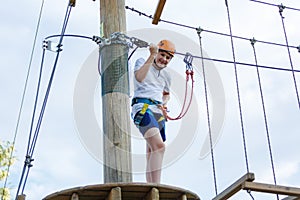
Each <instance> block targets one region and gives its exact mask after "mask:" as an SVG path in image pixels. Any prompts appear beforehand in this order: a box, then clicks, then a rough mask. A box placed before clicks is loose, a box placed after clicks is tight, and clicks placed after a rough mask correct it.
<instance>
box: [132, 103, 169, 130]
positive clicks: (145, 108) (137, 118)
mask: <svg viewBox="0 0 300 200" xmlns="http://www.w3.org/2000/svg"><path fill="white" fill-rule="evenodd" d="M137 103H143V104H144V105H143V108H142V110H141V111H139V112H138V113H137V114H136V116H135V117H134V120H133V121H134V124H135V125H140V123H141V121H142V120H143V117H144V115H145V114H146V112H148V113H149V114H151V115H153V113H152V112H151V110H150V109H148V107H149V105H161V102H160V101H156V100H154V99H148V98H139V97H136V98H133V99H132V103H131V106H133V105H134V104H137ZM164 119H165V118H164V117H163V116H161V117H160V118H159V120H158V122H160V121H162V120H164Z"/></svg>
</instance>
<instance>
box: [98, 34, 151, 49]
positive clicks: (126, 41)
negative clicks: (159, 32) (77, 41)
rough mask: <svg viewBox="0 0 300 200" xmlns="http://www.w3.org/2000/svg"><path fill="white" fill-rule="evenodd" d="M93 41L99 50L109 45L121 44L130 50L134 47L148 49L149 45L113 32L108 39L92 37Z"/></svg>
mask: <svg viewBox="0 0 300 200" xmlns="http://www.w3.org/2000/svg"><path fill="white" fill-rule="evenodd" d="M93 41H94V42H96V43H97V44H98V45H99V46H100V48H102V47H104V46H106V45H111V44H123V45H126V46H128V47H130V48H133V46H134V45H136V46H137V47H139V48H143V47H148V46H149V44H148V43H147V42H145V41H143V40H140V39H138V38H135V37H129V36H127V35H126V34H124V33H121V32H115V33H112V34H111V35H110V38H102V37H99V36H93Z"/></svg>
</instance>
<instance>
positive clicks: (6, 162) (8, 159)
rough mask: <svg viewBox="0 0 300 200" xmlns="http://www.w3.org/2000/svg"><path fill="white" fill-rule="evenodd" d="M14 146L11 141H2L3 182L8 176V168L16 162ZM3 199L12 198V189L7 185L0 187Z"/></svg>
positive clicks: (1, 163)
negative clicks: (13, 154) (13, 155)
mask: <svg viewBox="0 0 300 200" xmlns="http://www.w3.org/2000/svg"><path fill="white" fill-rule="evenodd" d="M13 150H14V146H13V145H12V144H11V143H10V142H9V141H6V142H1V141H0V181H1V182H2V181H3V180H5V179H6V178H7V177H8V175H9V174H8V168H9V167H10V166H11V165H12V164H13V163H14V161H15V158H14V157H12V156H11V155H12V153H13ZM0 197H1V200H9V199H10V190H9V188H8V187H6V186H5V185H4V186H3V187H1V188H0Z"/></svg>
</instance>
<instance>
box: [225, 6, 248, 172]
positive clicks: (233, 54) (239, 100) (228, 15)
mask: <svg viewBox="0 0 300 200" xmlns="http://www.w3.org/2000/svg"><path fill="white" fill-rule="evenodd" d="M225 4H226V8H227V17H228V25H229V31H230V35H232V27H231V21H230V12H229V6H228V2H227V0H225ZM230 39H231V48H232V57H233V62H234V63H233V64H234V73H235V81H236V90H237V97H238V105H239V111H240V123H241V129H242V137H243V145H244V153H245V162H246V169H247V173H249V163H248V155H247V147H246V137H245V130H244V122H243V114H242V105H241V98H240V89H239V80H238V73H237V66H236V62H235V60H236V59H235V50H234V44H233V37H230Z"/></svg>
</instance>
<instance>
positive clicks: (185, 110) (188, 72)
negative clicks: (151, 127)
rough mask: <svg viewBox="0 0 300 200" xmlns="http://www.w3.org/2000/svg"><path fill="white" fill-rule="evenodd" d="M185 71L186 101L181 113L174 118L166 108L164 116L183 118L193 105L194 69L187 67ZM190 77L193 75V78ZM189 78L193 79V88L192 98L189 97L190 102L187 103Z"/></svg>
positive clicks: (169, 118)
mask: <svg viewBox="0 0 300 200" xmlns="http://www.w3.org/2000/svg"><path fill="white" fill-rule="evenodd" d="M185 73H186V82H185V94H184V101H183V105H182V108H181V111H180V113H179V114H178V116H177V117H174V118H173V117H170V116H168V114H167V110H166V109H162V111H163V114H164V116H165V117H166V118H167V119H168V120H178V119H181V118H183V117H184V116H185V115H186V113H187V111H188V110H189V108H190V106H191V103H192V98H193V93H194V71H193V69H192V68H190V69H187V70H186V71H185ZM189 77H191V79H190V78H189ZM189 80H191V81H192V88H191V93H190V99H189V102H188V104H187V93H188V92H187V90H188V82H189ZM186 104H187V106H186Z"/></svg>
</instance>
